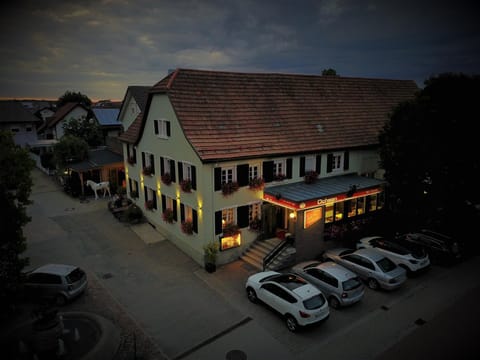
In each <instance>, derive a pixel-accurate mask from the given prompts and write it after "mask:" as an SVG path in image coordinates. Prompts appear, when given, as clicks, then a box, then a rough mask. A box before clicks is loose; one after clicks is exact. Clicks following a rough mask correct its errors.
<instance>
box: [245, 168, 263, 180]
mask: <svg viewBox="0 0 480 360" xmlns="http://www.w3.org/2000/svg"><path fill="white" fill-rule="evenodd" d="M259 169H260V166H259V165H258V164H253V165H250V166H249V167H248V180H253V179H255V178H257V179H259V178H260V170H259Z"/></svg>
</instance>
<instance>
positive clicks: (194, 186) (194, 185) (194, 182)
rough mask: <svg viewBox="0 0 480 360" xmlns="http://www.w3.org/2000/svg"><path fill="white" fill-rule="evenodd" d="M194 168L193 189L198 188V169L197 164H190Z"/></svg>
mask: <svg viewBox="0 0 480 360" xmlns="http://www.w3.org/2000/svg"><path fill="white" fill-rule="evenodd" d="M190 167H191V169H192V179H191V180H192V189H193V190H197V169H196V168H195V165H190Z"/></svg>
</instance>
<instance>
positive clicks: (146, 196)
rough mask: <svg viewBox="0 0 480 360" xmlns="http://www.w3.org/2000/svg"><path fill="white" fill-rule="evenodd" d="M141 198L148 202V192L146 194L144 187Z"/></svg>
mask: <svg viewBox="0 0 480 360" xmlns="http://www.w3.org/2000/svg"><path fill="white" fill-rule="evenodd" d="M143 197H144V198H145V201H147V200H148V192H147V187H146V186H144V187H143Z"/></svg>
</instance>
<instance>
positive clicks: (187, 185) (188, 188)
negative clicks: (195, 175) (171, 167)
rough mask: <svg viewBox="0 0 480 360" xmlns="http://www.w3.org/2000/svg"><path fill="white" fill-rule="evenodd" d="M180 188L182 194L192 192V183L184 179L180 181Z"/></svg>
mask: <svg viewBox="0 0 480 360" xmlns="http://www.w3.org/2000/svg"><path fill="white" fill-rule="evenodd" d="M180 188H181V189H182V191H183V192H186V193H189V192H192V182H191V181H190V179H184V180H182V181H180Z"/></svg>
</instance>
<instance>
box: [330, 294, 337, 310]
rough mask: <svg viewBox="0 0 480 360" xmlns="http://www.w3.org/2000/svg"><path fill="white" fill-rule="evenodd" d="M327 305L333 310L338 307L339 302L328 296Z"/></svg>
mask: <svg viewBox="0 0 480 360" xmlns="http://www.w3.org/2000/svg"><path fill="white" fill-rule="evenodd" d="M328 303H329V304H330V306H331V307H332V308H334V309H338V308H339V307H340V301H339V300H338V299H337V298H336V297H335V296H330V299H328Z"/></svg>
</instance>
